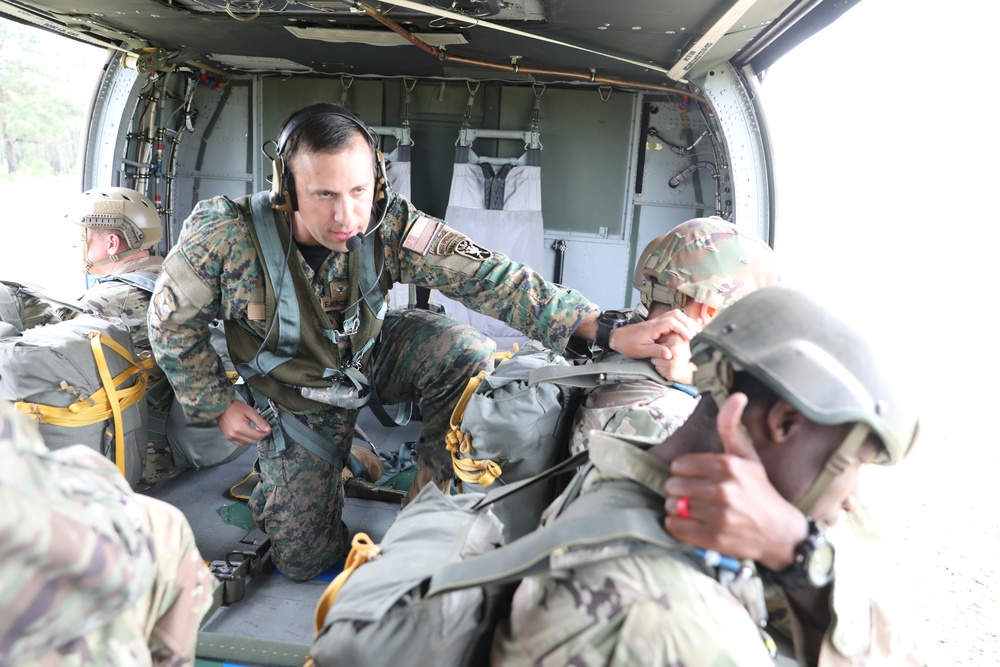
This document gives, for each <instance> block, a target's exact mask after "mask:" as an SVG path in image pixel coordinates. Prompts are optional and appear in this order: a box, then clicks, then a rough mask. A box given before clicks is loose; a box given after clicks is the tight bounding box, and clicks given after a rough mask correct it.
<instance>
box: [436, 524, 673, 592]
mask: <svg viewBox="0 0 1000 667" xmlns="http://www.w3.org/2000/svg"><path fill="white" fill-rule="evenodd" d="M613 542H623V544H622V545H621V548H620V549H617V550H614V549H606V550H605V553H603V554H602V555H601V556H600V557H599V558H601V559H608V558H617V557H621V556H624V555H626V554H634V553H636V552H639V551H644V550H667V551H681V550H682V549H679V548H678V543H677V542H675V541H673V540H672V539H671V538H670V537H669V536H667V534H666V533H665V532H664V531H663V528H662V527H661V526H660V525H659V522H658V521H656V520H655V517H654V514H653V513H652V512H651V511H650V510H648V509H642V508H626V509H617V510H614V511H612V512H609V513H606V514H604V515H603V516H602V517H601V520H600V521H595V520H594V517H592V516H581V517H574V518H572V519H569V520H563V521H559V522H555V523H552V524H549V525H548V526H545V527H544V528H540V529H539V530H536V531H535V532H533V533H529V534H528V535H525V536H524V537H522V538H521V539H518V540H515V541H513V542H511V543H510V544H507V545H504V546H503V547H502V548H500V549H496V550H494V551H489V552H487V553H485V554H482V555H479V556H475V557H473V558H469V559H466V560H463V561H459V562H457V563H452V564H451V565H449V566H448V567H447V568H441V569H440V570H438V571H437V572H436V573H435V574H434V576H433V577H431V581H430V587H429V589H428V591H427V597H430V596H432V595H439V594H441V593H447V592H448V591H453V590H459V589H462V588H468V587H470V586H483V585H487V584H502V583H508V582H513V581H518V580H520V579H522V578H523V577H526V576H529V575H532V574H537V573H541V572H547V571H549V570H551V569H556V567H557V564H554V563H553V562H552V559H553V557H561V558H565V557H566V554H567V552H569V551H570V550H571V549H573V548H584V549H588V548H589V549H593V548H595V547H600V546H604V545H609V544H610V543H613ZM588 555H589V556H590V558H589V559H588V560H587V561H586V562H593V561H594V560H595V558H594V557H593V555H592V554H588Z"/></svg>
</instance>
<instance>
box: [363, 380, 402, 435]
mask: <svg viewBox="0 0 1000 667" xmlns="http://www.w3.org/2000/svg"><path fill="white" fill-rule="evenodd" d="M372 391H375V387H374V386H372ZM372 398H373V399H375V400H371V401H368V407H369V408H371V409H372V414H373V415H375V416H376V417H377V418H378V420H379V422H380V423H381V424H382V426H387V427H389V428H392V427H393V426H406V425H407V424H409V423H410V417H411V416H412V415H413V402H412V401H406V402H405V403H397V404H396V414H395V415H390V414H389V411H388V410H386V409H385V406H384V405H382V404H381V403H379V402H378V400H377V398H376V397H372Z"/></svg>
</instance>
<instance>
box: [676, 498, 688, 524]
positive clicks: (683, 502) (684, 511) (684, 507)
mask: <svg viewBox="0 0 1000 667" xmlns="http://www.w3.org/2000/svg"><path fill="white" fill-rule="evenodd" d="M690 505H691V498H690V497H688V496H681V497H680V498H678V499H677V516H679V517H680V518H682V519H690V518H691V512H690V511H688V510H689V509H690Z"/></svg>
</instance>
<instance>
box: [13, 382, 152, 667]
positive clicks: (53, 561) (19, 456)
mask: <svg viewBox="0 0 1000 667" xmlns="http://www.w3.org/2000/svg"><path fill="white" fill-rule="evenodd" d="M0 457H2V459H3V461H4V465H3V466H2V467H0V506H2V507H3V508H4V511H3V514H2V518H0V591H3V593H2V595H0V655H2V656H4V657H5V660H4V664H20V663H21V662H22V661H23V660H27V659H29V658H31V657H33V656H37V655H39V654H41V653H43V652H45V651H48V650H52V649H53V648H56V647H59V646H63V645H65V644H67V643H69V642H70V641H72V640H73V639H74V638H77V637H80V636H81V635H83V634H84V633H86V632H88V631H90V630H92V629H93V628H96V627H98V626H101V625H104V624H107V623H108V622H110V621H111V620H112V619H113V618H115V617H116V616H119V615H121V614H122V612H123V611H124V610H126V609H127V608H129V607H130V606H132V605H135V604H136V603H137V601H139V600H140V598H141V597H142V596H143V595H145V594H146V593H147V592H148V590H149V589H150V588H151V587H152V585H153V581H154V578H155V575H156V564H155V554H156V551H155V547H154V544H153V540H152V536H151V533H150V530H149V526H148V524H147V522H146V521H145V516H144V513H143V511H142V510H141V509H140V508H139V507H138V505H137V504H136V503H135V502H134V497H133V496H132V493H131V491H130V490H129V488H128V484H127V483H126V482H125V480H124V479H123V478H122V476H121V475H120V474H119V472H118V470H117V469H116V468H115V467H114V464H112V463H111V462H110V461H108V460H107V459H105V458H104V457H102V456H101V455H100V454H98V453H97V452H95V451H93V450H91V449H90V448H88V447H84V446H82V445H78V446H73V447H69V448H66V449H62V450H59V451H58V452H50V451H49V450H48V449H47V448H46V447H45V446H44V445H43V444H42V441H41V436H40V435H39V433H38V431H37V429H36V428H35V427H34V425H33V424H32V423H30V422H29V421H28V420H27V419H25V418H24V417H23V416H22V415H20V414H19V413H17V412H16V411H15V410H14V409H13V408H12V406H11V405H10V404H9V403H6V402H4V401H0Z"/></svg>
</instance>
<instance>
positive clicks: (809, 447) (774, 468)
mask: <svg viewBox="0 0 1000 667" xmlns="http://www.w3.org/2000/svg"><path fill="white" fill-rule="evenodd" d="M796 419H797V420H798V429H799V432H798V434H797V436H796V437H795V439H794V441H788V442H786V443H784V445H785V446H781V445H779V446H777V447H774V446H773V445H770V444H768V445H763V444H762V446H761V447H760V449H759V450H758V451H759V454H760V456H761V461H762V462H763V464H764V467H765V469H766V470H767V474H768V478H769V479H770V480H771V483H772V484H773V485H774V487H775V489H777V490H778V492H779V493H780V494H781V495H782V496H784V498H785V499H786V500H788V501H789V502H791V503H798V502H799V501H800V500H801V499H802V498H804V497H805V495H806V494H807V493H808V492H809V491H810V489H812V487H813V484H814V483H815V482H816V479H817V478H818V477H819V476H820V473H821V472H822V471H823V469H824V467H825V466H826V464H827V462H828V461H829V460H830V459H831V457H832V456H833V455H834V453H835V452H836V451H837V449H839V447H840V445H841V443H842V442H843V441H844V437H845V436H846V435H847V434H848V432H849V431H850V430H851V426H852V425H851V424H840V425H823V424H816V423H813V422H810V421H808V420H807V419H805V417H803V416H802V415H801V414H798V415H797V417H796ZM877 451H878V450H877V446H876V444H875V442H874V440H873V439H872V438H871V437H869V439H868V440H867V441H866V442H865V443H864V444H863V445H862V446H861V448H860V449H859V450H858V452H857V453H855V454H854V455H853V456H852V457H851V458H850V460H849V462H848V463H847V465H846V466H845V467H844V470H843V472H841V473H840V474H839V475H837V476H836V477H834V478H833V480H832V481H831V482H830V484H829V485H828V486H827V487H826V489H825V490H824V491H823V493H822V495H821V496H820V497H819V498H818V499H817V500H816V502H815V503H814V504H813V506H812V507H811V508H808V509H807V511H806V513H807V514H808V515H809V516H811V517H812V518H813V519H815V520H816V522H817V523H819V524H821V525H823V526H826V527H832V526H833V525H834V524H836V522H837V520H838V518H839V517H840V513H841V510H848V511H850V510H852V509H853V508H854V507H855V506H856V504H857V491H858V472H859V471H860V469H861V466H862V465H863V464H865V463H870V462H871V461H873V460H875V456H876V453H877Z"/></svg>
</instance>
